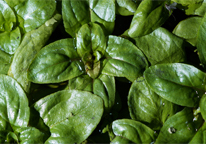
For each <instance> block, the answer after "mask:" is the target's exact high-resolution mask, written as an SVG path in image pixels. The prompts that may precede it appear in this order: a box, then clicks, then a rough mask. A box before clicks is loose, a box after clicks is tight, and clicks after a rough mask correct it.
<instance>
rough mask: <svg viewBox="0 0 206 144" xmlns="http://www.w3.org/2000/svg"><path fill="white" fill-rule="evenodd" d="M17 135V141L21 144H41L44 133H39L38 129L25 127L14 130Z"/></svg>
mask: <svg viewBox="0 0 206 144" xmlns="http://www.w3.org/2000/svg"><path fill="white" fill-rule="evenodd" d="M16 132H18V133H19V141H20V143H21V144H28V143H38V144H40V143H42V144H43V142H44V141H43V137H44V133H42V132H40V131H39V130H38V129H36V128H34V127H25V128H19V129H17V130H16Z"/></svg>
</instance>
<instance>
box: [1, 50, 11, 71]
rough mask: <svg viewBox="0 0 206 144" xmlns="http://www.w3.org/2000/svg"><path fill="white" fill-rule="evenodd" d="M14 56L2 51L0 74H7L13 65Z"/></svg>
mask: <svg viewBox="0 0 206 144" xmlns="http://www.w3.org/2000/svg"><path fill="white" fill-rule="evenodd" d="M12 59H13V55H9V54H7V53H5V52H4V51H1V50H0V74H7V73H8V70H9V67H10V65H11V62H12Z"/></svg>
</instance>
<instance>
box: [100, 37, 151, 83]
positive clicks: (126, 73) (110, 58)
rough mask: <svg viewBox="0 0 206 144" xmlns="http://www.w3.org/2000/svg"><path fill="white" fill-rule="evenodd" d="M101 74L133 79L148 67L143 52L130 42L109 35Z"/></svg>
mask: <svg viewBox="0 0 206 144" xmlns="http://www.w3.org/2000/svg"><path fill="white" fill-rule="evenodd" d="M105 57H106V59H105V60H104V66H103V70H102V74H106V75H110V76H117V77H126V78H127V79H128V80H130V81H134V80H135V79H136V78H137V77H139V76H141V75H142V73H143V71H144V70H145V69H146V68H147V67H148V63H147V60H146V58H145V57H144V55H143V53H142V52H141V51H140V50H139V49H138V48H137V47H136V46H135V45H134V44H132V42H130V41H128V40H126V39H123V38H120V37H116V36H109V40H108V46H107V49H106V53H105Z"/></svg>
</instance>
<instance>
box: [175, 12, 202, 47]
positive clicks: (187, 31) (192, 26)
mask: <svg viewBox="0 0 206 144" xmlns="http://www.w3.org/2000/svg"><path fill="white" fill-rule="evenodd" d="M201 21H202V18H201V17H197V16H196V17H190V18H187V19H185V20H183V21H181V22H179V23H178V25H177V26H176V27H175V28H174V30H173V32H172V33H174V34H175V35H177V36H178V37H181V38H183V39H186V40H187V41H188V42H189V43H190V44H191V45H193V46H196V41H197V32H198V29H199V27H200V24H201Z"/></svg>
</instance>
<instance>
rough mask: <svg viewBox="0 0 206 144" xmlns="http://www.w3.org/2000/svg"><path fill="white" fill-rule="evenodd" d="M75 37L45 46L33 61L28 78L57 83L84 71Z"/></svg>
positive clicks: (35, 80) (37, 81)
mask: <svg viewBox="0 0 206 144" xmlns="http://www.w3.org/2000/svg"><path fill="white" fill-rule="evenodd" d="M73 43H74V42H73V39H62V40H58V41H55V42H53V43H51V44H49V45H47V46H45V47H44V48H43V49H42V50H41V51H40V52H39V53H38V54H37V56H36V57H35V59H34V60H33V61H32V63H31V65H30V67H29V69H28V79H29V80H31V81H32V82H35V83H57V82H62V81H66V80H68V79H72V78H74V77H76V76H79V75H81V74H83V73H84V69H83V67H82V65H83V63H82V62H81V61H80V58H79V56H78V54H77V52H76V49H75V46H74V44H73Z"/></svg>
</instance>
